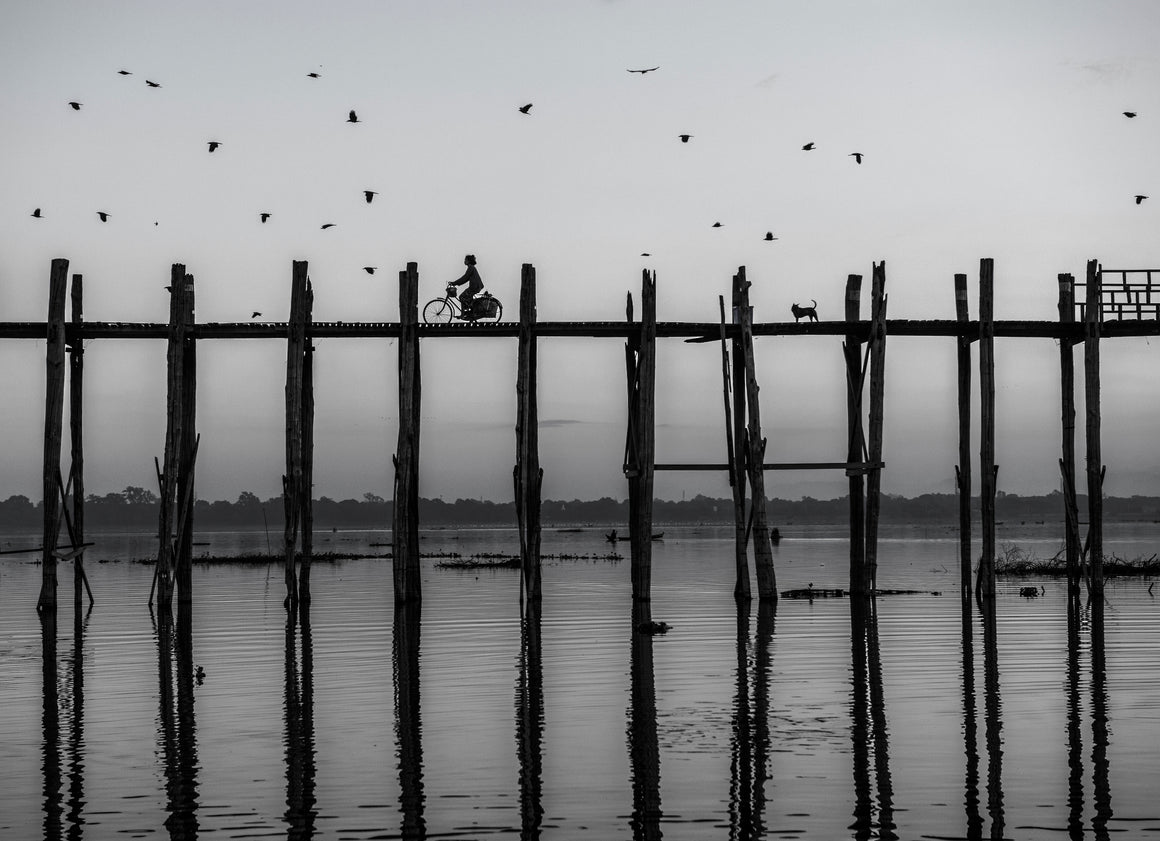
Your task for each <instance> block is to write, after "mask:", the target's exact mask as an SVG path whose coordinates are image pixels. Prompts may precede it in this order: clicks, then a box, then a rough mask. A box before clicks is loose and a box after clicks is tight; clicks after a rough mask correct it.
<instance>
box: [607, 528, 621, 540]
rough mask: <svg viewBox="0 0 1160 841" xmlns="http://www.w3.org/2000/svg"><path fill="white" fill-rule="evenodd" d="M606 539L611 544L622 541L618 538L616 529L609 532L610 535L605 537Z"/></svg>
mask: <svg viewBox="0 0 1160 841" xmlns="http://www.w3.org/2000/svg"><path fill="white" fill-rule="evenodd" d="M604 539H605V540H607V541H608V542H609V543H615V542H616V541H618V540H620V538H619V537H617V536H616V529H613V530H612V531H610V532H608V534H606V535H604Z"/></svg>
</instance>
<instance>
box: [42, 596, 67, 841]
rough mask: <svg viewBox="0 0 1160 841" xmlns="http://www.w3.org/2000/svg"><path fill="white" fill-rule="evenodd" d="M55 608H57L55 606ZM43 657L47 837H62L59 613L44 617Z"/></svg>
mask: <svg viewBox="0 0 1160 841" xmlns="http://www.w3.org/2000/svg"><path fill="white" fill-rule="evenodd" d="M54 607H55V605H54ZM40 633H41V637H40V656H41V675H42V677H43V690H44V705H43V707H42V709H41V718H40V724H41V731H42V734H43V739H44V741H43V743H42V747H41V752H42V757H41V771H42V776H43V782H44V786H43V791H44V838H45V839H56V838H62V837H63V832H62V823H61V812H62V807H61V788H60V698H59V692H58V689H57V683H56V610H55V609H53V610H43V611H41V614H40Z"/></svg>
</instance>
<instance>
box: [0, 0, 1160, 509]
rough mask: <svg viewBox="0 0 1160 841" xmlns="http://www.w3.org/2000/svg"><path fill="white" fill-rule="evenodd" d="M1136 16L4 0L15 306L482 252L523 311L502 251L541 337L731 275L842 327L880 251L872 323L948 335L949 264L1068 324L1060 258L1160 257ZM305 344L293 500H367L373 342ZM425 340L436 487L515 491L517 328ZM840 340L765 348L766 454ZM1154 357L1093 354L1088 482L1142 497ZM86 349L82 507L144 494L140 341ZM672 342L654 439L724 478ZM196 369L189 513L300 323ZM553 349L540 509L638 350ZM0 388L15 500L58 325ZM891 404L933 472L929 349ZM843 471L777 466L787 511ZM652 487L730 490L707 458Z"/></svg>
mask: <svg viewBox="0 0 1160 841" xmlns="http://www.w3.org/2000/svg"><path fill="white" fill-rule="evenodd" d="M1158 36H1160V3H1156V2H1154V0H1139V2H1124V0H1099V2H1073V1H1072V0H1021V1H1020V2H1011V0H1003V2H930V0H914V2H902V1H901V0H900V1H899V2H888V1H887V0H883V1H882V2H866V0H843V1H842V2H814V3H801V2H794V3H789V2H770V1H769V0H744V1H739V2H721V3H705V2H682V1H681V0H656V2H646V1H645V0H585V1H584V2H580V1H579V0H577V1H576V2H572V1H571V0H560V1H559V2H552V3H544V2H494V1H493V0H489V2H430V0H423V2H383V1H382V0H376V1H375V2H332V3H318V2H309V3H308V2H298V0H278V1H277V2H245V3H239V2H199V3H196V4H195V3H159V2H110V1H109V0H102V2H100V3H93V2H55V0H36V2H20V1H18V0H0V105H2V107H3V114H4V118H3V120H2V121H0V150H2V151H3V156H2V158H0V197H2V202H0V217H2V219H0V321H20V320H38V321H43V320H44V317H45V312H46V306H47V281H48V275H49V265H50V262H51V260H52V258H54V257H65V258H68V259H69V260H70V272H77V273H81V274H83V275H84V282H85V316H86V318H87V319H88V320H93V321H96V320H106V321H155V322H164V321H165V320H166V319H167V318H168V296H167V294H166V292H165V290H164V286H165V285H166V284H168V282H169V270H170V265H171V264H172V263H175V262H183V263H185V264H186V266H187V268H188V271H189V272H190V273H192V274H193V275H194V277H195V278H196V288H197V319H198V320H199V321H203V322H205V321H246V320H249V319H250V316H251V313H252V312H254V311H258V312H261V313H262V316H261V319H262V320H276V321H283V320H285V319H286V318H287V314H288V311H289V291H290V272H291V262H292V261H293V260H308V261H309V263H310V275H311V279H312V282H313V284H314V290H315V318H316V319H317V320H338V319H341V320H345V321H356V320H389V321H394V320H397V317H398V316H397V309H396V302H397V283H398V281H397V278H398V272H399V270H400V269H402V268H404V267H405V265H406V263H407V262H408V261H411V260H413V261H416V262H418V264H419V272H420V302H422V301H424V300H426V299H428V298H431V297H435V296H436V295H438V294H439V293H440V292H441V290H442V287H443V284H444V282H445V281H447V280H449V279H453V278H455V277H457V276H458V275H459V274H460V273H461V272H462V270H463V256H464V254H466V253H468V252H470V253H474V254H475V255H476V256H477V257H478V260H479V270H480V273H481V274H482V276H483V279H484V281H485V282H486V284H487V286H488V288H489V289H490V290H491V291H492V292H493V293H494V294H496V295H497V296H499V297H500V298H501V299H502V300H503V301H504V303H505V310H506V312H507V313H508V315H509V318H515V317H516V314H517V312H518V298H519V273H520V265H521V264H522V263H525V262H530V263H532V264H534V265H535V266H536V269H537V275H538V281H539V285H538V289H539V317H540V319H541V320H584V319H600V320H607V319H622V318H623V314H624V297H625V293H626V292H627V291H632V292H633V293H634V295H637V296H639V289H640V275H641V270H642V269H643V268H649V269H654V270H655V271H656V272H657V289H658V317H659V318H660V319H661V320H690V321H713V320H716V318H717V312H718V311H717V296H718V295H721V294H726V295H728V292H729V288H730V279H731V277H732V275H733V273H734V272H735V271H736V269H737V267H738V266H741V265H744V266H746V267H747V271H748V276H749V278H750V280H751V281H752V282H753V289H752V299H753V303H754V305H755V309H756V313H755V317H756V319H757V320H758V321H782V320H788V319H790V318H792V316H791V314H790V305H791V303H794V302H798V303H807V302H809V301H810V300H816V301H817V304H818V311H819V313H820V315H821V317H822V319H823V320H829V319H837V318H840V317H841V314H842V308H843V289H844V285H845V280H846V276H847V275H848V274H851V273H858V274H862V275H864V277H865V280H864V287H865V289H866V295H865V297H866V299H867V302H866V303H865V304H864V307H863V313H864V316H865V315H868V312H869V306H868V298H869V284H870V271H871V265H872V263H873V262H874V261H877V260H885V261H886V268H887V288H888V291H889V293H890V311H889V315H890V317H892V318H953V317H954V294H953V275H954V274H955V273H956V272H966V273H968V275H969V277H970V281H969V284H970V287H969V288H970V294H971V312H972V316H977V313H978V305H977V303H978V302H977V282H978V265H979V259H980V258H982V257H993V258H994V259H995V263H996V268H995V284H996V303H995V316H996V318H998V319H1009V318H1020V319H1024V318H1030V319H1044V320H1054V319H1055V318H1056V307H1055V302H1056V295H1057V286H1056V275H1057V273H1059V272H1072V273H1074V274H1076V275H1077V276H1082V275H1083V272H1084V266H1085V262H1086V261H1087V260H1088V259H1091V258H1095V259H1099V260H1100V261H1102V263H1103V264H1104V266H1105V267H1107V268H1154V267H1160V238H1158V234H1160V163H1158V162H1157V155H1156V152H1157V149H1160V142H1158V141H1160V50H1157V43H1160V41H1158ZM654 66H655V67H659V69H658V70H656V71H654V72H651V73H647V74H635V73H628V72H626V71H627V70H629V69H643V68H649V67H654ZM121 70H127V71H130V73H131V75H122V74H120V73H119V72H118V71H121ZM308 73H318V74H319V76H318V78H311V77H309V76H308V75H307V74H308ZM147 80H148V81H151V82H154V83H156V84H157V85H158V87H152V86H150V85H148V84H147ZM71 101H75V102H78V103H80V104H81V107H80V109H79V110H75V109H73V108H72V107H70V105H69V103H70V102H71ZM527 103H532V108H531V109H530V111H529V113H527V114H522V113H520V111H519V110H518V108H519V106H522V105H525V104H527ZM352 109H354V110H356V111H357V113H358V116H359V122H358V123H349V122H348V121H347V117H348V112H349V111H350V110H352ZM1124 111H1134V112H1137V113H1138V116H1137V117H1136V118H1134V119H1129V118H1127V117H1125V116H1123V113H1122V112H1124ZM680 134H690V135H692V137H691V138H690V140H689V142H688V143H682V142H681V141H680V140H679V139H678V135H680ZM209 141H217V142H219V143H220V144H221V145H220V147H219V148H218V149H217V150H216V151H215V152H213V153H212V154H211V153H210V152H209V151H208V143H209ZM811 142H812V143H814V144H815V148H814V149H813V150H812V151H803V150H802V146H803V145H805V144H806V143H811ZM853 152H860V153H862V154H863V155H864V157H863V159H862V163H861V164H858V163H857V162H856V160H855V158H854V157H852V156H851V153H853ZM364 190H375V191H377V195H376V196H375V198H374V201H373V203H371V204H369V205H368V204H367V203H366V202H365V201H364V198H363V191H364ZM1136 194H1144V195H1149V194H1152V195H1154V196H1155V197H1154V198H1152V199H1148V200H1145V201H1144V202H1143V203H1141V204H1137V203H1136V201H1135V199H1134V196H1135V195H1136ZM36 208H40V209H41V218H33V217H32V215H31V214H32V213H33V211H34V209H36ZM98 211H103V212H106V213H108V214H109V216H108V221H107V222H102V221H101V220H100V218H99V217H98ZM262 212H268V213H270V214H271V215H270V218H269V221H268V222H266V223H265V224H262V223H261V222H260V220H259V214H260V213H262ZM715 222H720V223H721V227H718V228H714V227H713V224H714V223H715ZM324 223H333V225H334V227H332V228H329V229H327V230H322V229H321V226H322V225H323V224H324ZM767 231H772V232H773V234H774V235H775V236H776V237H778V239H777V240H776V241H774V242H766V241H764V239H763V238H764V235H765V233H766V232H767ZM642 252H648V253H649V255H650V256H648V257H644V256H641V254H642ZM368 265H369V266H376V267H378V271H377V273H376V274H374V275H373V276H372V275H368V274H367V273H365V272H364V271H363V270H362V267H363V266H368ZM317 345H318V352H317V355H316V378H317V380H316V383H317V384H316V388H317V399H318V403H317V421H316V427H317V429H316V454H315V459H316V466H315V491H314V492H315V495H316V496H323V495H325V496H331V497H336V498H343V497H349V496H361V494H362V493H363V492H364V491H371V492H374V493H378V494H381V495H383V496H386V497H390V496H391V487H392V470H391V466H390V455H391V453H392V452H393V451H394V448H395V444H396V435H397V428H398V427H397V416H398V410H397V396H396V379H395V365H396V356H395V353H396V348H395V346H394V344H393V343H388V341H386V340H370V339H363V340H334V339H325V340H320V341H319V342H318V343H317ZM422 353H423V356H422V364H423V419H424V426H423V437H422V444H421V459H422V468H421V488H420V492H421V493H422V494H423V495H424V496H443V497H444V498H446V499H449V500H450V499H454V498H457V497H485V498H490V499H496V500H505V499H510V498H511V465H512V463H513V461H514V450H515V442H514V435H513V426H514V418H515V408H514V406H515V395H514V391H515V386H514V380H515V358H516V347H515V340H514V339H504V340H500V339H492V340H479V341H475V340H472V341H462V340H455V339H452V340H437V339H432V340H426V341H425V342H424V344H423V350H422ZM1080 353H1081V351H1078V350H1077V363H1080V365H1081V366H1082V360H1081V356H1080V355H1079V354H1080ZM841 354H842V351H841V340H840V339H838V338H801V337H796V338H782V339H763V340H759V342H758V359H757V372H758V378H759V381H760V382H761V385H762V420H763V427H764V432H765V434H766V435H767V436H768V439H769V442H770V443H769V454H768V458H769V460H772V461H840V460H842V459H844V457H845V408H844V407H845V389H846V385H845V380H844V368H843V363H842V355H841ZM1155 354H1156V348H1155V347H1153V343H1150V342H1148V341H1144V340H1116V341H1108V342H1105V343H1104V346H1103V385H1104V426H1103V430H1104V436H1103V449H1104V458H1105V461H1106V463H1107V465H1108V479H1107V485H1106V488H1107V490H1108V492H1109V493H1113V494H1125V493H1160V453H1157V450H1156V447H1155V445H1154V443H1155V436H1154V434H1153V430H1154V428H1155V427H1156V424H1157V418H1158V417H1160V383H1157V382H1156V378H1155V376H1154V371H1155V365H1156V355H1155ZM85 357H86V366H85V376H86V379H85V386H86V403H85V422H86V429H85V446H86V464H85V470H86V485H87V487H88V489H89V490H90V491H91V492H95V493H106V492H109V491H118V490H120V489H122V488H123V487H125V486H126V485H130V484H132V485H140V486H144V487H149V488H151V489H152V488H153V487H154V486H155V484H156V482H155V479H154V473H153V458H154V456H158V455H160V454H161V451H162V448H163V443H164V414H165V405H164V403H165V393H164V383H165V348H164V343H163V342H159V341H141V340H137V341H109V340H100V341H92V342H90V343H89V344H88V345H87V347H86V354H85ZM658 357H659V358H658V410H657V438H658V446H657V460H658V461H661V462H665V461H670V462H671V461H715V462H719V461H723V460H724V428H723V418H722V401H721V379H720V355H719V349H718V347H717V346H716V345H712V344H708V345H686V344H684V343H682V342H680V341H662V342H661V343H660V348H659V354H658ZM198 362H199V381H198V386H199V394H198V429H199V431H200V433H201V436H202V441H201V447H200V451H199V464H198V473H197V477H198V478H197V482H198V494H199V496H201V497H204V498H209V499H219V498H225V499H234V498H236V497H237V495H238V494H239V493H240V492H241V491H243V490H249V491H253V492H255V493H257V494H259V496H262V497H263V498H264V497H267V496H273V495H276V494H277V493H279V492H280V487H281V484H280V476H281V474H282V472H283V469H284V455H283V453H284V433H283V423H282V412H283V386H284V377H285V344H284V342H281V341H278V340H245V341H216V342H209V341H207V342H203V343H201V344H200V345H199V349H198ZM539 364H540V417H541V419H542V421H541V424H542V431H541V438H540V442H541V459H542V462H543V465H544V468H545V482H544V494H545V496H546V497H549V498H565V499H570V498H588V497H598V496H606V495H607V496H614V497H624V496H625V495H626V494H627V490H626V483H625V480H624V478H623V476H622V474H621V471H620V466H621V459H622V455H623V440H624V425H625V407H624V379H623V378H624V362H623V341H619V340H596V339H568V340H563V339H545V340H542V341H541V343H540V360H539ZM996 365H997V378H998V392H997V413H998V421H997V425H998V432H997V461H998V463H999V464H1000V471H999V488H1000V490H1002V491H1007V492H1015V493H1043V492H1048V491H1050V490H1052V489H1053V488H1055V487H1057V486H1058V478H1057V477H1058V468H1057V459H1058V457H1059V436H1060V433H1059V385H1058V381H1059V374H1058V349H1057V347H1056V345H1055V344H1054V343H1053V342H1051V341H1047V340H999V341H998V342H997V345H996ZM1080 370H1081V371H1082V367H1081V368H1080ZM975 382H976V387H977V382H978V378H977V374H976V378H975ZM1079 392H1080V393H1079V395H1078V397H1079V398H1080V399H1081V407H1082V386H1081V388H1080V389H1079ZM0 394H3V395H4V399H3V400H0V429H2V430H3V446H2V447H0V497H6V496H8V495H10V494H14V493H24V494H27V495H29V496H30V497H33V498H38V497H39V495H40V472H41V464H40V459H41V455H40V453H41V435H42V428H43V396H44V343H43V342H36V341H31V340H0ZM976 406H977V402H976ZM886 407H887V412H886V441H885V453H884V457H885V461H886V463H887V469H886V471H885V473H884V477H883V487H884V489H885V490H886V491H887V492H888V493H901V494H906V495H913V494H917V493H923V492H928V491H934V492H952V491H953V490H954V464H955V462H956V461H957V459H958V451H957V440H956V435H957V426H956V417H957V416H956V408H955V347H954V341H953V339H911V338H901V337H899V338H894V339H891V340H890V342H889V344H888V350H887V402H886ZM975 417H976V422H975V423H976V432H977V425H978V421H977V418H978V415H977V409H976V415H975ZM1080 418H1081V434H1082V415H1081V416H1080ZM973 449H974V451H975V452H976V453H977V449H978V448H977V445H976V446H975V447H974V448H973ZM66 452H67V448H66ZM1079 452H1080V455H1081V458H1082V453H1083V449H1082V439H1081V441H1080V450H1079ZM1081 463H1082V462H1081ZM844 487H845V480H844V477H843V476H842V475H841V474H840V473H828V474H820V473H775V474H770V476H769V477H768V478H767V489H768V492H769V493H770V495H772V496H781V497H798V496H801V495H803V494H808V495H812V496H819V497H829V496H836V495H840V494H841V493H843V492H844ZM656 491H657V495H658V496H661V497H665V498H670V499H680V498H681V497H682V496H683V495H687V496H692V495H694V494H696V493H709V494H713V495H721V496H726V495H728V488H727V484H726V482H725V479H724V477H723V476H717V475H710V474H663V475H658V477H657V484H656Z"/></svg>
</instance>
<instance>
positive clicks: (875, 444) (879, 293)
mask: <svg viewBox="0 0 1160 841" xmlns="http://www.w3.org/2000/svg"><path fill="white" fill-rule="evenodd" d="M870 302H871V303H870V310H871V322H870V339H869V341H870V421H869V429H868V435H869V441H868V451H867V459H866V460H867V461H869V462H870V463H871V464H875V465H877V464H881V462H882V425H883V416H884V408H885V397H886V369H885V365H886V263H885V262H881V263H877V264H876V265H875V266H874V274H873V277H872V279H871V285H870ZM881 504H882V468H881V467H874V468H872V469H871V470H870V472H869V473H868V474H867V476H866V575H865V592H867V593H873V592H874V591H875V590H876V589H877V588H878V513H879V511H880V510H881Z"/></svg>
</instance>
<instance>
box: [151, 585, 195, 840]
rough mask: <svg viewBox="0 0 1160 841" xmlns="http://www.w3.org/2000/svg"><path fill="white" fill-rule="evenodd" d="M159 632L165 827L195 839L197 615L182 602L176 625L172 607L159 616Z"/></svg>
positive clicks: (175, 835)
mask: <svg viewBox="0 0 1160 841" xmlns="http://www.w3.org/2000/svg"><path fill="white" fill-rule="evenodd" d="M155 631H156V635H157V679H158V695H157V697H158V714H157V747H158V751H159V753H160V754H161V758H162V762H163V763H164V766H165V767H164V774H165V794H166V810H167V811H168V812H169V816H168V817H167V818H166V819H165V828H166V829H167V830H169V837H170V838H173V839H187V838H197V832H198V820H197V790H198V781H197V772H198V762H197V724H196V720H195V718H194V710H193V706H194V704H193V693H194V684H195V680H196V678H195V672H194V665H193V614H192V611H191V606H190V605H189V604H188V603H185V604H182V603H179V604H178V610H177V625H176V627H175V626H174V619H173V613H172V611H167V610H163V611H160V612H159V613H158V616H157V618H156V619H155Z"/></svg>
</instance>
